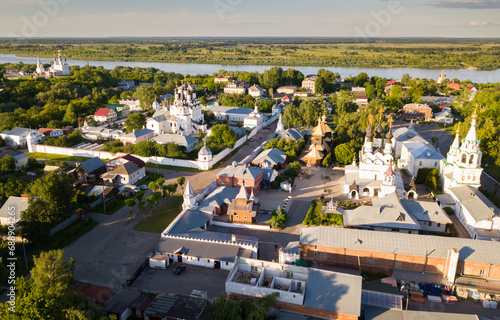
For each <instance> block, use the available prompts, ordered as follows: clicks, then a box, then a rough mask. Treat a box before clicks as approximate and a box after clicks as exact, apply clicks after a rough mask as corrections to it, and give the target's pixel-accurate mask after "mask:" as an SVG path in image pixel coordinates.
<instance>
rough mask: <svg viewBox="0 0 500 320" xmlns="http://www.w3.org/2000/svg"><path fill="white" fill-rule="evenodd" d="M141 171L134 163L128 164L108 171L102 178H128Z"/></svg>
mask: <svg viewBox="0 0 500 320" xmlns="http://www.w3.org/2000/svg"><path fill="white" fill-rule="evenodd" d="M138 170H139V167H138V166H137V165H136V164H135V163H132V162H126V163H125V164H122V165H119V166H117V167H116V168H115V169H113V170H111V171H108V172H106V173H104V174H103V175H101V178H102V179H104V178H111V179H114V178H115V177H116V176H119V175H120V176H128V175H131V174H132V173H134V172H136V171H138Z"/></svg>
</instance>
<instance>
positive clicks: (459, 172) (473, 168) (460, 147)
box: [439, 112, 483, 192]
mask: <svg viewBox="0 0 500 320" xmlns="http://www.w3.org/2000/svg"><path fill="white" fill-rule="evenodd" d="M476 119H477V114H476V112H474V114H473V115H472V122H471V127H470V129H469V132H468V133H467V136H466V137H465V138H464V139H462V140H461V141H460V137H459V135H460V127H459V128H458V129H457V132H456V136H455V140H453V144H452V145H451V147H450V150H449V151H448V153H447V155H446V159H443V160H441V163H440V170H439V172H440V175H441V182H442V185H443V189H444V191H445V192H448V190H449V189H450V188H453V187H456V186H463V185H470V186H473V187H475V188H478V187H479V186H480V183H481V182H480V180H481V174H482V172H483V168H481V159H482V157H483V153H482V152H481V150H480V149H479V144H480V142H481V141H480V140H479V139H478V138H477V134H476Z"/></svg>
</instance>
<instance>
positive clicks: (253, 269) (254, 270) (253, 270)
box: [250, 267, 259, 272]
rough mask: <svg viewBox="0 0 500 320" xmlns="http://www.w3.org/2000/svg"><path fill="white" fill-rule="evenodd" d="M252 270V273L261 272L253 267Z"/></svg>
mask: <svg viewBox="0 0 500 320" xmlns="http://www.w3.org/2000/svg"><path fill="white" fill-rule="evenodd" d="M250 270H251V271H252V272H257V271H259V270H258V269H257V267H251V268H250Z"/></svg>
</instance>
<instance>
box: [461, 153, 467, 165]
mask: <svg viewBox="0 0 500 320" xmlns="http://www.w3.org/2000/svg"><path fill="white" fill-rule="evenodd" d="M462 163H467V155H466V154H465V153H463V154H462Z"/></svg>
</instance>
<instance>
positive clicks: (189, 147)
mask: <svg viewBox="0 0 500 320" xmlns="http://www.w3.org/2000/svg"><path fill="white" fill-rule="evenodd" d="M151 140H153V141H156V142H158V143H159V144H166V143H173V144H176V145H179V146H181V147H184V148H185V152H186V153H189V152H191V151H193V150H194V147H195V146H196V145H197V144H198V139H197V138H193V137H190V136H185V135H179V134H172V133H166V134H162V135H159V136H156V137H154V138H152V139H151Z"/></svg>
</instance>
